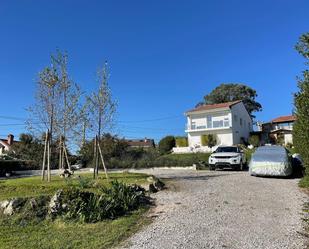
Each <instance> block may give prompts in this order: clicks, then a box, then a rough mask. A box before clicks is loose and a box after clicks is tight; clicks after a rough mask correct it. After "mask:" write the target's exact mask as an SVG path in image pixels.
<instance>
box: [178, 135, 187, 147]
mask: <svg viewBox="0 0 309 249" xmlns="http://www.w3.org/2000/svg"><path fill="white" fill-rule="evenodd" d="M175 139H176V146H177V147H187V146H188V138H187V137H176V138H175Z"/></svg>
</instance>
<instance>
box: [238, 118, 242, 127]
mask: <svg viewBox="0 0 309 249" xmlns="http://www.w3.org/2000/svg"><path fill="white" fill-rule="evenodd" d="M239 124H240V126H242V118H240V119H239Z"/></svg>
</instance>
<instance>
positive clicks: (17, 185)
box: [0, 173, 147, 200]
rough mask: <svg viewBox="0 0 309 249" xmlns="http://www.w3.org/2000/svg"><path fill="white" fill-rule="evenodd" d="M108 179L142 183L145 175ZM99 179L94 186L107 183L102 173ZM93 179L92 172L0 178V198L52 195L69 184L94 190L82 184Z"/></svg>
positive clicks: (120, 176) (87, 183)
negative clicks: (48, 177) (45, 178)
mask: <svg viewBox="0 0 309 249" xmlns="http://www.w3.org/2000/svg"><path fill="white" fill-rule="evenodd" d="M109 177H110V180H118V181H121V182H124V183H128V184H134V183H135V184H139V185H140V184H143V183H146V178H147V175H144V174H137V173H136V174H135V173H110V174H109ZM100 178H101V179H98V180H94V181H95V185H96V188H97V187H100V186H104V185H107V184H108V182H107V180H106V178H105V175H104V174H103V173H102V174H101V176H100ZM92 181H93V179H92V173H86V174H82V175H81V177H80V178H78V177H76V178H73V179H63V178H60V177H59V176H52V181H51V182H49V183H48V182H43V181H41V178H40V177H38V176H35V177H27V178H17V179H10V180H0V200H5V199H8V198H13V197H33V196H39V195H52V194H54V193H55V192H56V191H57V190H58V189H60V188H67V187H70V186H77V187H78V186H81V187H83V188H84V189H87V190H90V191H95V190H96V188H94V187H89V188H88V187H87V186H83V185H90V184H89V183H91V182H92Z"/></svg>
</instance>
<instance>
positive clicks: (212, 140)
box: [201, 134, 217, 148]
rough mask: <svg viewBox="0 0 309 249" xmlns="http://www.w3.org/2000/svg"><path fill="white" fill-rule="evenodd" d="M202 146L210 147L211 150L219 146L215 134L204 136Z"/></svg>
mask: <svg viewBox="0 0 309 249" xmlns="http://www.w3.org/2000/svg"><path fill="white" fill-rule="evenodd" d="M201 144H202V146H208V147H209V148H212V147H214V146H215V145H216V144H217V140H216V137H215V135H213V134H207V135H202V136H201Z"/></svg>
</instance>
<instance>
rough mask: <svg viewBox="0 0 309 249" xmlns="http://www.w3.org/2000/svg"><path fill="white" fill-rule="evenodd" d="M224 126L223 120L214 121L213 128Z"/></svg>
mask: <svg viewBox="0 0 309 249" xmlns="http://www.w3.org/2000/svg"><path fill="white" fill-rule="evenodd" d="M219 127H223V120H218V121H213V128H219Z"/></svg>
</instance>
